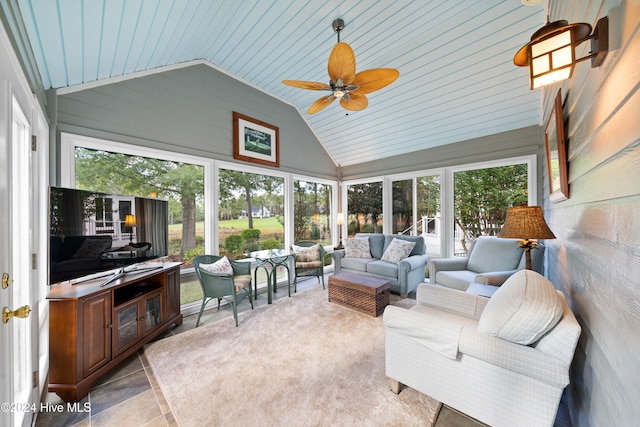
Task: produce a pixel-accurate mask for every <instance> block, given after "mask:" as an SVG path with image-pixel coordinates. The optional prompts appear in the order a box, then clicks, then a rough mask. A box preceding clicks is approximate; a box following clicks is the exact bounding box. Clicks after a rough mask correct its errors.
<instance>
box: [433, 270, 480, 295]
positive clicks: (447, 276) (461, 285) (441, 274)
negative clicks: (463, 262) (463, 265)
mask: <svg viewBox="0 0 640 427" xmlns="http://www.w3.org/2000/svg"><path fill="white" fill-rule="evenodd" d="M477 275H478V273H476V272H475V271H469V270H452V271H447V270H445V271H438V272H437V273H436V283H437V284H439V285H442V286H446V287H447V288H452V289H458V290H461V291H466V290H467V288H468V287H469V285H470V284H471V283H473V282H474V281H475V280H476V276H477Z"/></svg>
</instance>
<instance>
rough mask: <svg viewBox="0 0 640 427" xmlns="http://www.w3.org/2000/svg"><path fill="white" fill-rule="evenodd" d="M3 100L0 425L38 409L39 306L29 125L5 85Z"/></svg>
mask: <svg viewBox="0 0 640 427" xmlns="http://www.w3.org/2000/svg"><path fill="white" fill-rule="evenodd" d="M0 100H2V101H1V102H2V105H1V106H0V132H1V134H0V196H1V197H0V274H2V275H3V277H4V280H3V286H2V288H0V307H2V312H3V315H2V317H3V318H2V322H0V357H1V360H2V362H1V363H0V425H2V426H26V425H30V424H31V421H32V419H33V416H34V412H35V411H36V410H39V403H36V402H37V401H36V397H35V396H36V395H37V393H36V390H37V388H38V387H37V384H34V376H33V372H34V371H36V370H37V367H34V363H33V362H34V357H36V355H37V343H36V341H35V338H36V337H35V336H34V335H35V334H34V331H36V330H37V324H36V322H35V321H34V319H36V318H37V316H33V315H31V313H30V309H31V307H33V306H34V303H36V304H37V301H34V299H33V287H32V286H33V283H32V280H31V254H32V253H33V252H32V241H33V240H34V236H33V232H32V228H31V226H32V224H33V218H34V214H33V211H34V205H33V202H32V197H31V194H32V182H31V176H32V175H31V171H32V165H31V128H30V124H29V120H28V119H27V115H26V114H25V113H24V111H23V109H22V108H21V106H20V105H19V103H18V101H17V100H16V99H15V97H14V96H13V95H11V90H10V85H9V84H7V83H5V84H4V85H3V86H2V87H1V88H0ZM34 385H35V386H36V387H35V388H34ZM36 405H38V406H36Z"/></svg>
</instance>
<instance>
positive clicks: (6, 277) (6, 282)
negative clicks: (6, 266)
mask: <svg viewBox="0 0 640 427" xmlns="http://www.w3.org/2000/svg"><path fill="white" fill-rule="evenodd" d="M12 283H13V279H9V273H2V289H7V288H8V287H9V285H10V284H12Z"/></svg>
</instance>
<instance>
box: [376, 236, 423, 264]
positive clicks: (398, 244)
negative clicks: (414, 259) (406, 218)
mask: <svg viewBox="0 0 640 427" xmlns="http://www.w3.org/2000/svg"><path fill="white" fill-rule="evenodd" d="M415 245H416V242H408V241H406V240H400V239H396V238H394V239H393V240H392V241H391V243H389V246H387V249H386V250H385V251H384V253H383V254H382V258H380V259H381V260H382V261H387V262H392V263H394V264H398V263H400V261H402V260H403V259H405V258H406V257H408V256H409V254H410V253H411V251H412V250H413V247H414V246H415Z"/></svg>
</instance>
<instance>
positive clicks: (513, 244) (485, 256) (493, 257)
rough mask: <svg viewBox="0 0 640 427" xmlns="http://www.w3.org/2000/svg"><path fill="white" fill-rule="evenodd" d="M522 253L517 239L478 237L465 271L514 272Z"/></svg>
mask: <svg viewBox="0 0 640 427" xmlns="http://www.w3.org/2000/svg"><path fill="white" fill-rule="evenodd" d="M522 253H523V251H522V248H520V247H518V240H517V239H502V238H499V237H495V236H480V237H478V238H477V239H476V240H475V241H474V243H473V249H472V250H471V253H470V254H469V261H468V262H467V269H468V270H471V271H476V272H478V273H487V272H490V271H509V270H515V269H516V268H517V267H518V264H519V263H520V259H521V258H522Z"/></svg>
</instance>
